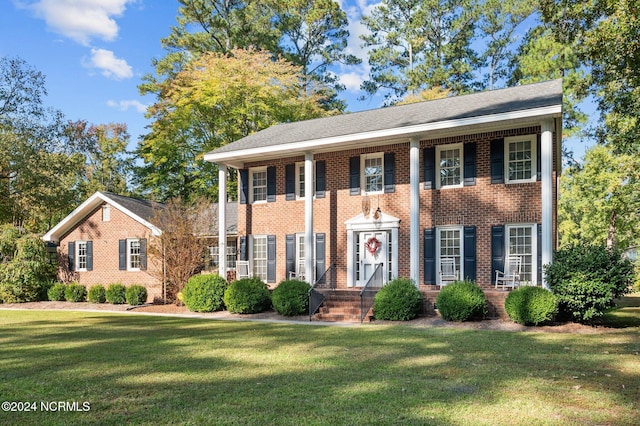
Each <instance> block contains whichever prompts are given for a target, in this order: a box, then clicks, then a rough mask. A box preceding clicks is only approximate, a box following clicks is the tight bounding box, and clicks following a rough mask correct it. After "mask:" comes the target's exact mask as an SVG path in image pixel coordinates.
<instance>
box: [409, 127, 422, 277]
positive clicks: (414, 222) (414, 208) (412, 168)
mask: <svg viewBox="0 0 640 426" xmlns="http://www.w3.org/2000/svg"><path fill="white" fill-rule="evenodd" d="M409 174H410V178H409V184H410V188H409V193H410V196H409V200H410V201H409V209H410V222H411V226H410V231H409V232H410V234H409V247H410V251H411V252H410V259H409V267H410V274H411V275H410V277H411V279H412V280H413V281H414V283H415V285H416V286H419V285H420V139H419V138H412V139H411V147H410V148H409Z"/></svg>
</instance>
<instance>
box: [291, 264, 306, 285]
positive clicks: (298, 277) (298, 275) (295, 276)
mask: <svg viewBox="0 0 640 426" xmlns="http://www.w3.org/2000/svg"><path fill="white" fill-rule="evenodd" d="M304 278H305V275H304V260H301V261H299V262H298V272H295V271H290V272H289V279H290V280H293V279H296V280H300V281H304Z"/></svg>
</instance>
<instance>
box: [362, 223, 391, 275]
mask: <svg viewBox="0 0 640 426" xmlns="http://www.w3.org/2000/svg"><path fill="white" fill-rule="evenodd" d="M387 256H388V251H387V231H363V232H360V233H359V234H358V247H357V249H356V262H357V265H356V286H357V287H364V286H365V284H367V281H369V278H371V276H372V275H373V272H374V271H375V269H376V267H377V266H378V265H379V264H382V272H383V277H385V278H386V276H387V267H388V264H389V263H388V258H387Z"/></svg>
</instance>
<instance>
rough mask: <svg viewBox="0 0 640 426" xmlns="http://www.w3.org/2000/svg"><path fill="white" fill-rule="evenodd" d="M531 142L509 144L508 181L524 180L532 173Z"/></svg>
mask: <svg viewBox="0 0 640 426" xmlns="http://www.w3.org/2000/svg"><path fill="white" fill-rule="evenodd" d="M532 163H533V161H532V153H531V141H519V142H511V143H509V180H526V179H530V178H531V172H532Z"/></svg>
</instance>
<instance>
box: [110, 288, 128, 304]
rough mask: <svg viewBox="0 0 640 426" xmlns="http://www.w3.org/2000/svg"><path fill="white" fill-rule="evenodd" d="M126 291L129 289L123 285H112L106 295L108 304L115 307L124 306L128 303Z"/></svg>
mask: <svg viewBox="0 0 640 426" xmlns="http://www.w3.org/2000/svg"><path fill="white" fill-rule="evenodd" d="M126 291H127V289H126V288H125V286H123V285H122V284H110V285H109V287H107V291H106V293H105V296H106V297H107V302H109V303H111V304H113V305H122V304H124V303H125V302H126V301H127V296H126Z"/></svg>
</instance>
